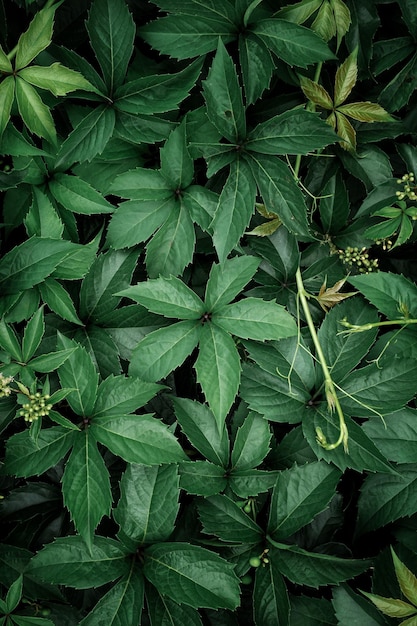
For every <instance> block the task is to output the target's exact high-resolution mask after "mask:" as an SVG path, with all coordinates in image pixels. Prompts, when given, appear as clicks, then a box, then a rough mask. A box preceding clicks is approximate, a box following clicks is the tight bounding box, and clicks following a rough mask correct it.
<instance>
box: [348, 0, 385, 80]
mask: <svg viewBox="0 0 417 626" xmlns="http://www.w3.org/2000/svg"><path fill="white" fill-rule="evenodd" d="M347 5H348V7H349V10H350V15H351V20H352V22H351V25H350V28H349V31H348V33H347V35H346V43H347V46H348V48H349V50H350V51H352V50H354V49H355V48H356V47H358V69H359V78H365V77H368V76H369V74H370V72H369V62H370V59H371V56H372V40H373V37H374V34H375V31H376V29H377V28H378V26H379V24H380V20H379V17H378V12H377V10H376V6H375V3H374V2H373V0H363V1H362V2H355V0H349V1H348V3H347Z"/></svg>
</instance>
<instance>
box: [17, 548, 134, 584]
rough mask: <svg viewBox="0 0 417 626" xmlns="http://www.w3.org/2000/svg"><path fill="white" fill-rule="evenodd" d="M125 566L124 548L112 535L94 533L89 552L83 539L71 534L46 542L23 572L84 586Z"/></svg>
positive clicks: (102, 581) (124, 569) (105, 579)
mask: <svg viewBox="0 0 417 626" xmlns="http://www.w3.org/2000/svg"><path fill="white" fill-rule="evenodd" d="M129 570H130V567H129V562H128V560H127V559H126V552H125V551H124V550H123V549H122V548H121V546H120V544H119V543H118V542H117V541H114V539H109V538H107V537H98V536H96V537H95V538H94V543H93V545H92V548H91V551H90V552H89V551H88V550H86V549H85V543H84V540H83V539H82V538H81V537H79V536H74V537H60V538H58V539H56V540H55V541H53V542H52V543H48V544H47V545H46V546H45V547H44V548H43V549H42V550H41V551H40V552H38V553H37V554H36V555H35V556H34V558H33V559H32V561H31V562H30V565H29V567H28V568H27V573H28V574H29V575H30V576H32V577H37V578H40V579H41V580H43V581H45V582H49V583H53V584H59V585H65V586H67V587H74V588H75V589H88V588H89V587H91V582H92V581H94V584H95V585H96V586H97V587H100V586H101V585H104V584H105V583H108V582H111V581H112V580H115V579H116V578H119V577H120V576H123V575H127V573H128V572H129Z"/></svg>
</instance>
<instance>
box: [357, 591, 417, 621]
mask: <svg viewBox="0 0 417 626" xmlns="http://www.w3.org/2000/svg"><path fill="white" fill-rule="evenodd" d="M362 593H363V595H364V596H366V597H367V598H368V599H369V600H370V601H371V602H373V603H374V604H375V606H376V608H377V609H378V610H379V611H381V613H384V615H388V616H389V617H397V618H400V617H409V616H410V615H414V614H415V613H416V611H417V609H416V607H415V606H412V605H411V604H408V603H407V602H404V601H403V600H397V599H396V598H383V597H382V596H378V595H376V594H375V593H367V592H366V591H362Z"/></svg>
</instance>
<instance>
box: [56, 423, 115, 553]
mask: <svg viewBox="0 0 417 626" xmlns="http://www.w3.org/2000/svg"><path fill="white" fill-rule="evenodd" d="M62 494H63V497H64V504H65V506H66V507H67V509H68V510H69V512H70V515H71V518H72V520H73V522H74V525H75V528H76V529H77V531H78V532H79V534H80V535H81V537H82V538H83V539H84V541H85V542H86V544H87V546H88V549H89V551H91V550H92V545H93V537H94V531H95V530H96V528H97V526H98V524H99V523H100V521H101V519H102V517H103V516H104V515H110V507H111V504H112V495H111V491H110V477H109V473H108V470H107V468H106V465H105V463H104V461H103V457H102V456H101V454H100V452H99V451H98V450H97V443H96V442H95V440H94V439H93V438H92V437H91V434H90V432H89V429H88V428H86V429H85V430H84V431H83V432H81V433H78V434H77V436H76V437H75V438H74V446H73V449H72V452H71V456H70V457H69V459H68V461H67V463H66V465H65V471H64V475H63V477H62Z"/></svg>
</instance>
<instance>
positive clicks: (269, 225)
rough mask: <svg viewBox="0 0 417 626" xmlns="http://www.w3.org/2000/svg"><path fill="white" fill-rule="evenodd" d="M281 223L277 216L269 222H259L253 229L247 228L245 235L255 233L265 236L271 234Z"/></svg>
mask: <svg viewBox="0 0 417 626" xmlns="http://www.w3.org/2000/svg"><path fill="white" fill-rule="evenodd" d="M281 225H282V222H281V220H280V219H279V217H276V218H275V219H273V220H270V221H269V222H265V223H264V224H259V226H255V228H254V229H253V230H249V231H247V232H246V233H245V235H257V236H258V237H267V236H269V235H272V234H273V233H274V232H275V231H276V230H278V228H279V227H280V226H281Z"/></svg>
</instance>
